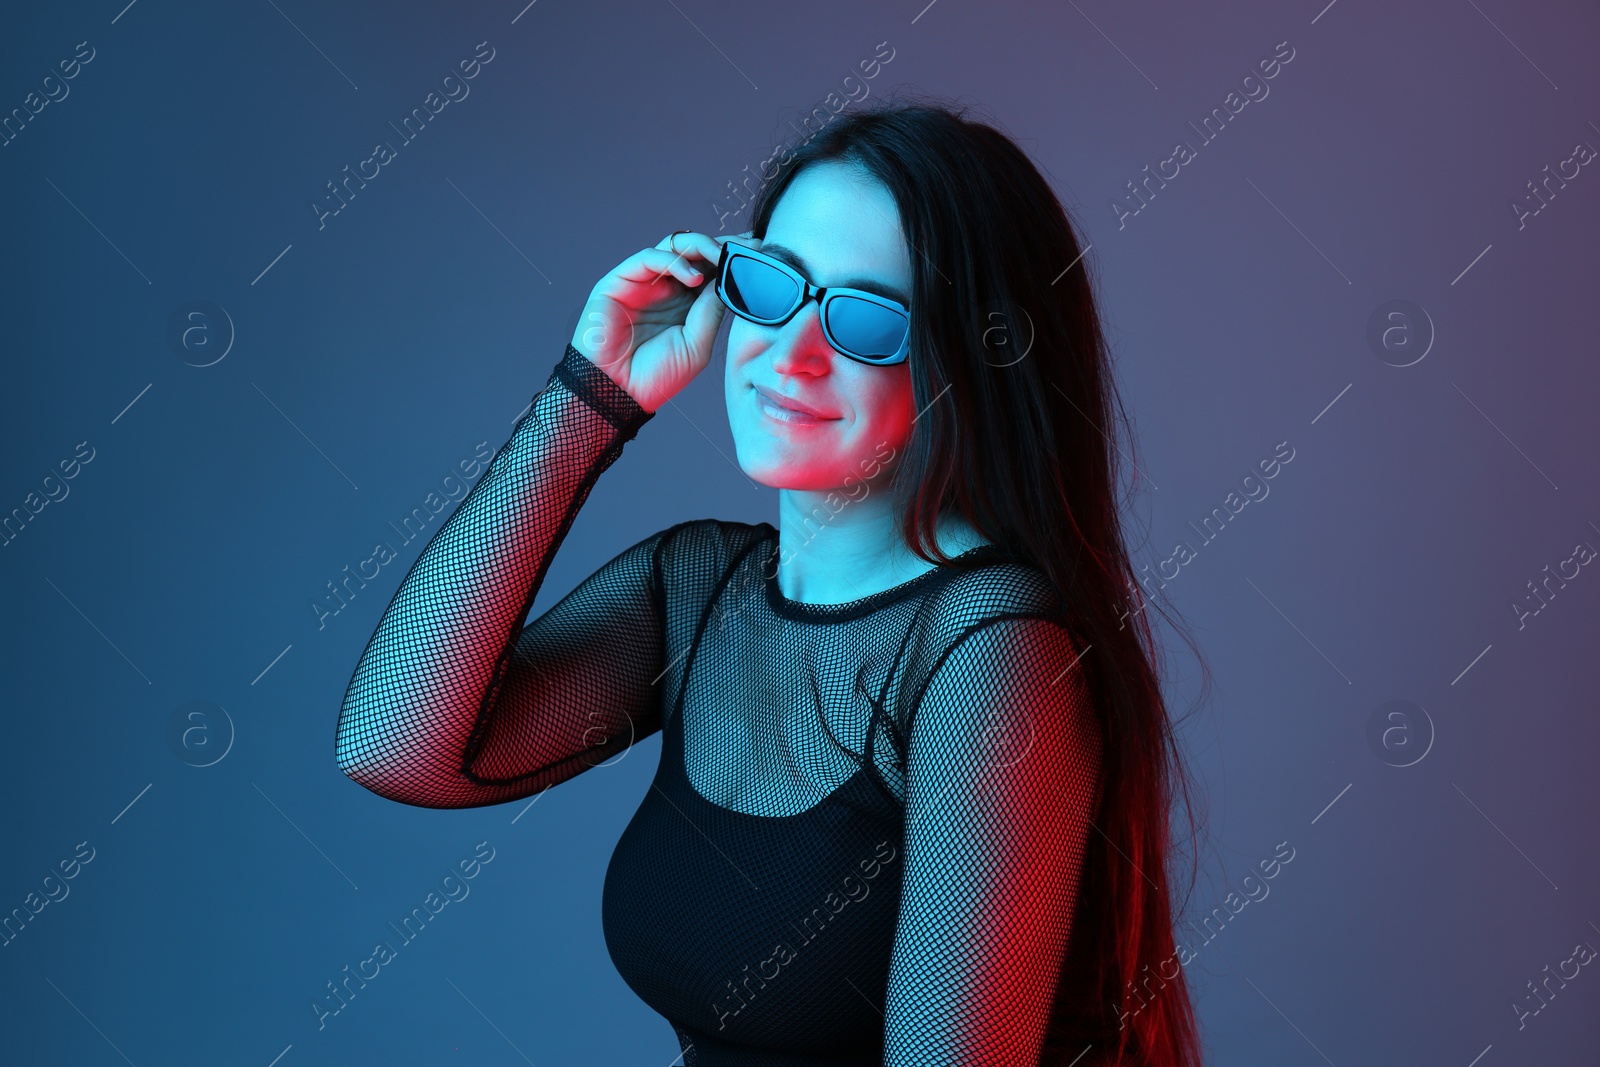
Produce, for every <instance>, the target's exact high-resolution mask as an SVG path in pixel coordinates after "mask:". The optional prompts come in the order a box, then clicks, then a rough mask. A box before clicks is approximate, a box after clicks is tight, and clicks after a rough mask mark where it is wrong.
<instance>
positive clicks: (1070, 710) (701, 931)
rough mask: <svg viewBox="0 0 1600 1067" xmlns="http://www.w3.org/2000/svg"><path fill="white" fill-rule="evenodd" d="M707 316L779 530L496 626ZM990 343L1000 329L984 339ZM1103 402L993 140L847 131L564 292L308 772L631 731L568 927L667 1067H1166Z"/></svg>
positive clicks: (1089, 354)
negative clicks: (652, 767)
mask: <svg viewBox="0 0 1600 1067" xmlns="http://www.w3.org/2000/svg"><path fill="white" fill-rule="evenodd" d="M818 287H821V288H820V289H819V288H818ZM726 310H732V311H733V312H734V313H735V317H734V319H733V321H732V322H731V323H730V328H729V331H728V341H727V359H726V374H725V391H726V399H727V404H728V418H729V422H730V424H731V426H732V429H733V437H734V441H735V444H736V447H737V453H738V463H739V466H740V467H741V468H743V470H744V471H745V473H746V474H748V475H749V476H750V477H751V478H753V479H755V480H757V481H760V482H762V483H763V484H765V485H769V486H773V487H775V488H777V489H778V490H779V493H778V518H779V520H780V521H779V524H778V526H777V527H776V528H775V527H773V526H772V525H770V524H767V523H761V524H758V525H750V524H746V523H739V522H724V521H719V520H715V519H704V520H697V521H688V522H683V523H679V524H677V525H675V526H672V527H670V528H669V529H665V530H661V531H659V532H657V533H655V534H653V535H652V536H650V537H647V538H645V539H644V540H642V541H640V542H638V543H637V544H635V545H634V546H633V547H631V548H629V549H627V550H626V551H624V552H622V553H621V554H619V555H618V556H616V557H615V558H614V559H612V560H611V561H610V562H608V563H607V564H605V565H604V566H603V567H601V568H600V569H599V570H598V571H596V572H595V573H594V574H592V575H591V576H589V577H588V578H587V579H585V580H584V581H583V582H581V583H580V584H579V585H578V586H577V588H575V589H574V590H573V591H572V592H571V593H569V594H568V595H567V596H566V597H564V598H563V599H562V600H561V601H560V602H559V603H557V604H555V605H554V606H553V607H551V608H550V609H549V610H548V611H546V612H545V613H544V614H542V615H541V616H540V617H539V618H538V619H536V620H534V621H533V622H532V623H529V624H527V625H526V626H524V625H523V623H524V620H525V618H526V616H527V614H528V611H529V609H530V608H531V605H532V602H533V599H534V596H535V594H536V593H537V591H538V589H539V586H540V583H541V582H542V580H543V577H544V575H545V573H546V570H547V568H548V567H549V565H550V560H551V558H552V555H553V554H554V552H555V551H556V549H557V547H558V546H559V545H560V543H561V541H562V540H563V538H564V537H565V535H566V532H567V530H568V529H569V528H570V526H571V523H572V521H573V518H574V516H575V515H576V513H577V511H578V509H579V507H580V506H581V505H582V503H583V501H584V500H585V499H586V497H587V494H588V492H589V490H590V488H591V487H592V486H593V484H594V482H595V480H596V478H598V477H599V475H600V473H601V472H602V471H604V470H605V469H606V467H607V466H609V465H610V464H611V463H612V462H613V461H614V460H615V459H616V458H617V456H618V455H619V453H620V452H621V449H622V447H623V445H624V443H625V442H627V441H628V440H630V439H632V438H633V437H634V436H635V435H636V434H637V433H638V431H639V430H640V428H641V427H642V426H643V425H644V424H645V423H646V422H648V421H649V420H650V419H651V418H653V417H654V414H655V412H656V411H657V410H658V409H659V408H660V407H661V406H662V405H663V404H665V403H666V402H667V401H668V400H669V399H671V398H672V397H673V396H674V395H675V394H676V393H677V392H678V391H679V390H681V389H682V388H683V387H684V386H685V385H687V384H688V382H689V381H690V380H691V379H693V377H694V376H695V375H696V374H698V373H699V372H700V371H701V370H703V369H704V368H705V367H706V365H707V364H708V362H709V361H710V358H711V352H712V347H713V341H714V340H715V337H716V335H717V332H718V328H719V324H720V323H721V320H722V318H723V315H724V312H725V311H726ZM1022 323H1029V324H1031V329H1032V332H1033V334H1034V337H1033V339H1032V340H1031V347H1030V348H1028V349H1027V350H1025V351H1024V350H1019V347H1018V345H1017V344H1016V343H1015V342H1016V338H1009V342H1010V343H1002V342H1003V341H1004V340H1006V338H1007V337H1008V335H1006V334H1005V333H1004V332H1003V331H1004V330H1005V329H1008V328H1014V327H1015V326H1017V325H1018V324H1022ZM997 331H999V332H997ZM1114 396H1115V393H1114V389H1113V387H1112V382H1111V379H1110V375H1109V367H1108V362H1107V353H1106V350H1105V345H1104V343H1103V340H1102V337H1101V333H1100V329H1099V324H1098V321H1097V318H1096V311H1095V305H1094V301H1093V298H1092V295H1091V289H1090V284H1089V280H1088V278H1087V276H1086V275H1085V273H1084V268H1083V265H1082V264H1081V262H1080V249H1079V246H1078V242H1077V239H1076V237H1075V236H1074V233H1073V230H1072V227H1071V225H1070V223H1069V221H1068V219H1067V216H1066V215H1065V213H1064V212H1063V210H1062V208H1061V206H1060V204H1059V203H1058V201H1057V200H1056V198H1055V196H1054V195H1053V194H1052V192H1051V191H1050V188H1049V186H1048V185H1047V184H1046V183H1045V182H1044V180H1043V179H1042V178H1041V177H1040V175H1039V173H1038V171H1037V170H1036V169H1035V168H1034V166H1033V165H1032V163H1031V162H1029V160H1028V159H1027V157H1026V156H1025V155H1024V154H1023V153H1022V152H1021V150H1020V149H1018V148H1017V146H1016V145H1015V144H1014V143H1013V142H1012V141H1010V140H1009V139H1008V138H1006V137H1005V136H1004V135H1002V134H1001V133H999V132H997V131H996V130H994V129H992V128H990V127H989V126H986V125H983V124H980V123H976V122H971V121H968V120H966V119H965V118H963V117H961V116H960V115H959V114H957V113H955V112H953V111H951V110H950V109H948V108H945V107H943V106H932V105H905V104H903V103H902V104H892V105H880V106H878V107H875V108H872V109H868V110H863V111H858V112H855V113H853V114H850V115H845V116H842V117H840V118H838V119H836V120H835V121H834V122H833V123H831V124H830V125H828V126H827V127H825V128H824V129H823V130H822V131H821V132H820V134H819V135H818V136H816V137H814V138H813V139H812V140H811V141H809V142H808V143H806V144H805V145H804V146H803V147H801V149H800V150H799V151H798V152H797V153H796V154H795V155H794V156H793V158H792V159H789V160H786V161H785V162H784V163H783V165H782V166H781V168H780V170H779V172H778V173H777V174H776V175H775V176H774V178H773V180H772V181H771V182H770V183H769V184H768V185H767V186H766V187H765V188H764V189H763V190H762V192H761V194H760V196H759V198H758V199H757V201H756V203H755V210H754V214H753V218H752V229H751V231H750V232H749V233H748V234H744V235H740V236H738V237H734V238H728V237H712V236H710V235H707V234H703V233H695V232H690V231H678V232H677V233H674V234H672V235H670V236H669V237H668V238H665V239H663V240H662V241H661V242H660V243H659V244H657V245H656V246H655V247H654V248H650V249H645V250H643V251H641V252H639V253H637V254H635V255H633V256H630V257H629V258H628V259H626V260H624V261H623V262H622V263H621V264H619V265H618V266H617V267H616V269H614V270H613V271H611V272H610V273H609V274H607V275H606V276H605V277H604V278H602V279H601V280H600V281H599V283H598V284H596V285H595V287H594V290H593V292H592V293H591V295H590V297H589V301H588V303H587V305H586V306H585V308H584V314H583V317H582V318H581V320H580V322H579V325H578V328H577V330H576V331H575V334H574V336H573V339H572V342H571V344H570V345H569V346H568V348H567V350H566V354H565V355H564V357H563V358H562V359H561V361H560V363H559V364H558V365H557V366H556V369H555V372H554V373H553V374H552V375H551V377H550V379H549V382H548V383H547V384H546V385H545V386H544V388H543V389H542V390H541V391H540V392H539V393H538V394H537V395H536V396H535V397H534V401H533V404H532V407H531V409H530V410H529V412H528V414H527V415H526V416H525V417H524V418H523V419H522V420H521V421H520V422H519V423H518V425H517V428H516V429H515V431H514V432H513V433H512V436H511V439H510V441H509V442H507V444H506V445H505V446H504V447H502V448H501V450H500V451H499V452H498V453H497V454H496V456H495V458H494V460H493V462H492V464H491V466H490V469H489V471H488V473H487V474H486V475H485V476H484V478H483V479H482V480H481V481H480V482H479V484H478V485H477V486H476V487H475V488H474V489H473V491H472V492H471V493H470V494H469V495H468V497H467V498H466V500H465V501H463V502H462V504H461V506H460V507H459V509H458V510H457V511H456V513H455V514H454V515H452V516H451V518H450V520H449V521H448V522H447V523H446V524H445V525H444V527H442V528H441V529H440V530H439V531H438V533H437V534H436V535H435V537H434V539H433V541H432V542H431V543H430V544H429V545H428V547H427V549H426V550H425V551H424V552H423V554H422V556H421V558H420V559H418V561H417V562H416V564H415V565H414V567H413V568H412V570H411V573H410V574H409V575H408V576H407V577H406V579H405V581H404V582H403V583H402V584H401V586H400V588H399V590H398V591H397V593H396V594H395V597H394V600H393V601H392V602H391V604H390V605H389V607H388V609H387V611H386V612H385V613H384V616H383V619H382V621H381V622H380V624H379V626H378V629H377V632H376V633H375V634H374V635H373V638H372V641H371V643H370V644H369V646H368V648H367V650H366V652H365V654H364V655H363V657H362V659H361V662H360V664H359V665H358V666H357V668H356V671H355V675H354V678H353V679H352V681H351V683H350V688H349V691H348V693H347V695H346V698H345V703H344V707H343V709H342V712H341V715H340V720H339V730H338V741H337V752H338V758H339V764H340V766H341V767H342V768H343V769H344V771H345V772H346V773H347V774H349V775H350V776H351V777H353V778H355V779H356V780H357V781H358V782H360V783H361V784H362V785H364V786H365V787H367V788H368V789H370V790H372V791H373V792H375V793H378V794H379V795H381V796H385V797H389V798H392V799H394V800H397V801H401V802H403V803H407V804H417V805H422V806H426V807H473V806H478V805H484V804H496V803H502V802H505V801H511V800H517V799H520V798H523V797H526V796H529V795H530V794H533V793H537V792H539V791H541V790H543V789H546V788H549V787H550V786H552V785H556V784H558V783H560V782H563V781H565V780H567V779H569V778H571V777H573V776H574V775H577V774H579V773H581V772H582V771H584V770H587V769H589V768H590V767H594V766H596V765H598V764H601V763H603V762H604V761H606V760H608V759H610V758H612V757H615V756H617V755H618V754H620V753H621V752H623V751H624V750H625V749H627V748H628V747H629V746H630V745H632V744H633V743H635V742H637V741H639V740H641V739H642V738H644V737H647V736H649V735H650V734H652V733H655V732H656V731H658V730H659V731H661V733H662V750H661V762H660V766H659V768H658V769H657V772H656V776H655V780H654V782H653V783H652V786H651V789H650V791H649V792H648V793H647V794H646V797H645V800H644V801H643V802H642V804H641V805H640V808H639V810H638V812H637V813H636V814H635V815H634V817H633V820H632V822H630V824H629V825H628V827H627V829H626V831H625V832H624V833H623V836H622V838H621V840H620V841H619V842H618V844H617V847H616V850H615V852H614V853H613V855H612V859H611V864H610V866H609V868H608V870H607V875H606V882H605V890H604V898H603V905H602V915H603V923H604V930H605V935H606V941H607V946H608V948H609V950H610V953H611V956H612V959H613V961H614V962H615V964H616V966H617V968H618V970H619V971H620V972H621V974H622V976H623V977H624V979H625V980H626V981H627V982H628V984H629V985H630V986H631V987H632V988H633V989H634V990H635V991H636V992H637V993H638V994H639V995H640V997H641V998H643V999H644V1000H645V1002H646V1003H648V1004H649V1005H650V1006H651V1007H652V1008H654V1009H655V1010H656V1011H658V1012H660V1013H661V1014H662V1015H663V1016H664V1017H666V1018H667V1019H668V1020H669V1021H670V1022H671V1023H672V1025H673V1027H674V1030H675V1032H676V1034H677V1036H678V1039H679V1042H680V1046H681V1048H682V1050H683V1057H684V1063H685V1064H686V1065H689V1067H725V1065H727V1067H733V1065H740V1067H743V1065H749V1067H756V1065H761V1067H778V1065H783V1067H823V1065H838V1064H892V1065H897V1067H899V1065H907V1067H909V1065H919V1067H928V1065H935V1064H962V1065H977V1064H1005V1065H1022V1064H1028V1065H1032V1064H1036V1063H1050V1064H1054V1063H1059V1064H1068V1063H1075V1064H1077V1065H1078V1067H1089V1065H1090V1064H1113V1063H1114V1064H1141V1065H1143V1064H1150V1065H1161V1067H1168V1065H1172V1067H1180V1065H1181V1067H1192V1065H1196V1064H1198V1063H1199V1062H1200V1057H1199V1048H1198V1040H1197V1036H1196V1029H1195V1023H1194V1019H1193V1014H1192V1010H1191V1007H1190V1003H1189V999H1188V994H1187V991H1186V988H1185V985H1184V982H1183V976H1182V974H1181V971H1180V972H1179V973H1177V974H1176V975H1169V974H1167V973H1166V972H1165V971H1164V970H1163V971H1162V973H1161V974H1160V975H1159V977H1158V978H1156V977H1154V971H1155V970H1158V969H1160V967H1159V965H1160V964H1161V963H1162V962H1166V961H1170V960H1171V958H1172V956H1173V936H1172V929H1171V927H1172V916H1171V912H1170V907H1169V901H1168V878H1167V866H1168V864H1167V859H1168V855H1167V847H1168V845H1167V841H1168V839H1167V814H1168V812H1167V805H1168V801H1169V798H1170V797H1171V796H1172V795H1173V794H1172V791H1171V789H1170V788H1169V787H1170V786H1171V785H1173V784H1175V783H1177V784H1181V782H1182V766H1181V763H1179V762H1178V759H1177V754H1176V751H1175V748H1174V746H1173V743H1172V740H1171V735H1170V733H1169V729H1168V722H1167V718H1166V713H1165V708H1164V705H1163V703H1162V698H1161V694H1160V690H1159V687H1158V684H1157V679H1156V674H1155V671H1154V667H1153V665H1152V655H1151V653H1150V652H1149V646H1150V643H1151V638H1150V633H1149V628H1148V626H1147V625H1146V624H1145V620H1144V615H1143V606H1144V605H1143V601H1142V600H1141V599H1140V595H1139V587H1138V585H1137V583H1136V582H1135V581H1134V580H1133V575H1132V572H1131V569H1130V567H1129V563H1128V559H1127V555H1126V553H1125V551H1124V548H1123V545H1122V543H1121V535H1120V528H1119V525H1118V519H1117V514H1116V508H1115V501H1114V484H1115V479H1114V471H1115V468H1114V457H1113V446H1112V444H1111V442H1110V441H1109V439H1108V438H1107V437H1106V436H1105V435H1104V434H1103V433H1102V431H1101V428H1102V427H1106V426H1108V425H1111V415H1112V414H1113V412H1112V404H1113V402H1114ZM1152 981H1154V983H1155V984H1154V986H1152Z"/></svg>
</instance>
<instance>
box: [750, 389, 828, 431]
mask: <svg viewBox="0 0 1600 1067" xmlns="http://www.w3.org/2000/svg"><path fill="white" fill-rule="evenodd" d="M752 389H753V390H754V392H755V395H756V404H757V406H758V407H760V408H761V413H762V414H764V415H766V416H767V417H768V418H770V419H774V420H776V421H778V422H784V423H789V424H791V425H796V426H807V425H813V424H818V423H824V422H837V421H838V419H839V416H837V415H821V414H818V413H816V412H814V411H813V410H810V409H806V410H802V409H801V408H800V407H799V406H790V405H798V404H799V401H795V400H790V399H788V398H787V397H780V396H779V395H778V394H776V393H772V392H769V391H768V390H765V389H763V388H761V387H760V386H759V385H757V386H752Z"/></svg>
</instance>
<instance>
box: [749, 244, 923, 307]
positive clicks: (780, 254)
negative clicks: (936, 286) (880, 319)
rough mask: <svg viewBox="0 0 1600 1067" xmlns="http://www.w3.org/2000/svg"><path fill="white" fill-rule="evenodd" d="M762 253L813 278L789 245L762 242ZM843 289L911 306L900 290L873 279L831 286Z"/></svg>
mask: <svg viewBox="0 0 1600 1067" xmlns="http://www.w3.org/2000/svg"><path fill="white" fill-rule="evenodd" d="M760 251H762V252H765V253H766V254H767V255H769V256H771V257H772V258H773V259H781V260H783V261H784V262H785V263H787V264H789V266H791V267H793V268H794V269H795V270H797V271H799V272H800V273H801V274H804V275H805V276H806V277H807V278H810V277H811V268H810V267H808V266H806V261H805V260H803V259H801V258H800V253H798V252H796V251H795V250H794V249H792V248H789V247H788V246H787V245H779V244H770V243H768V242H766V241H763V242H761V248H760ZM814 281H815V279H813V282H814ZM841 287H842V288H846V289H864V290H866V291H867V292H869V293H877V294H878V295H879V296H886V297H888V298H889V299H890V300H898V301H900V303H902V304H905V305H906V306H907V307H909V306H910V305H911V299H910V298H909V297H908V296H906V294H905V293H903V292H901V291H900V290H899V289H898V288H896V287H895V286H892V285H889V284H887V283H885V282H880V281H877V280H875V279H873V278H848V279H846V280H845V281H842V282H839V283H838V285H837V286H829V288H841Z"/></svg>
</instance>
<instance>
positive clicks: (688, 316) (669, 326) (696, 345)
mask: <svg viewBox="0 0 1600 1067" xmlns="http://www.w3.org/2000/svg"><path fill="white" fill-rule="evenodd" d="M733 236H734V235H731V234H730V235H729V236H727V237H712V236H710V235H708V234H703V233H695V232H693V231H690V232H686V233H678V234H673V235H672V236H670V237H664V238H662V239H661V241H660V242H659V243H658V244H657V245H656V246H655V247H654V248H646V249H644V250H642V251H640V252H637V253H635V254H634V255H631V256H629V257H628V258H627V259H625V260H623V261H622V262H621V263H619V264H617V266H616V267H615V268H614V269H612V270H611V272H610V273H608V274H607V275H606V276H605V277H603V278H601V279H600V280H599V281H598V282H596V283H595V286H594V289H593V290H592V291H591V292H590V293H589V300H588V303H586V304H584V306H583V314H582V315H581V316H579V319H578V327H577V329H576V330H574V331H573V335H572V347H574V348H576V349H577V350H578V351H579V352H581V353H583V355H584V356H585V357H587V358H588V360H589V361H590V362H591V363H593V364H594V365H595V366H597V367H599V368H600V369H601V370H603V371H605V372H606V375H607V376H608V377H610V379H611V380H612V381H614V382H616V383H617V385H618V386H619V387H621V388H622V389H623V390H624V391H625V392H626V393H627V394H628V395H629V396H631V397H633V399H634V400H635V401H637V402H638V404H639V406H640V407H642V408H644V409H645V410H646V411H651V412H653V411H655V410H656V409H657V408H659V407H660V406H661V405H663V404H665V403H666V402H667V401H668V400H670V399H671V398H672V397H673V396H675V395H677V393H678V392H679V391H680V390H681V389H683V387H684V386H686V385H688V384H689V382H690V381H692V380H693V379H694V376H695V375H696V374H699V373H700V372H701V371H702V370H704V369H705V367H706V364H707V363H709V362H710V361H711V344H712V342H713V341H714V340H715V339H716V336H717V327H718V326H720V325H721V324H722V316H723V314H724V313H725V312H726V311H727V308H726V307H725V306H724V305H723V303H722V301H721V300H719V299H718V298H717V294H716V291H715V289H716V286H715V284H714V283H715V281H716V270H717V264H718V263H720V262H721V259H722V245H723V243H724V242H726V241H728V240H730V239H731V238H732V237H733ZM737 236H738V237H739V238H740V243H742V244H748V245H750V246H751V247H756V246H758V245H759V244H760V242H759V241H756V240H754V239H753V238H752V237H751V236H750V234H749V233H748V232H747V233H743V234H739V235H737Z"/></svg>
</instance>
